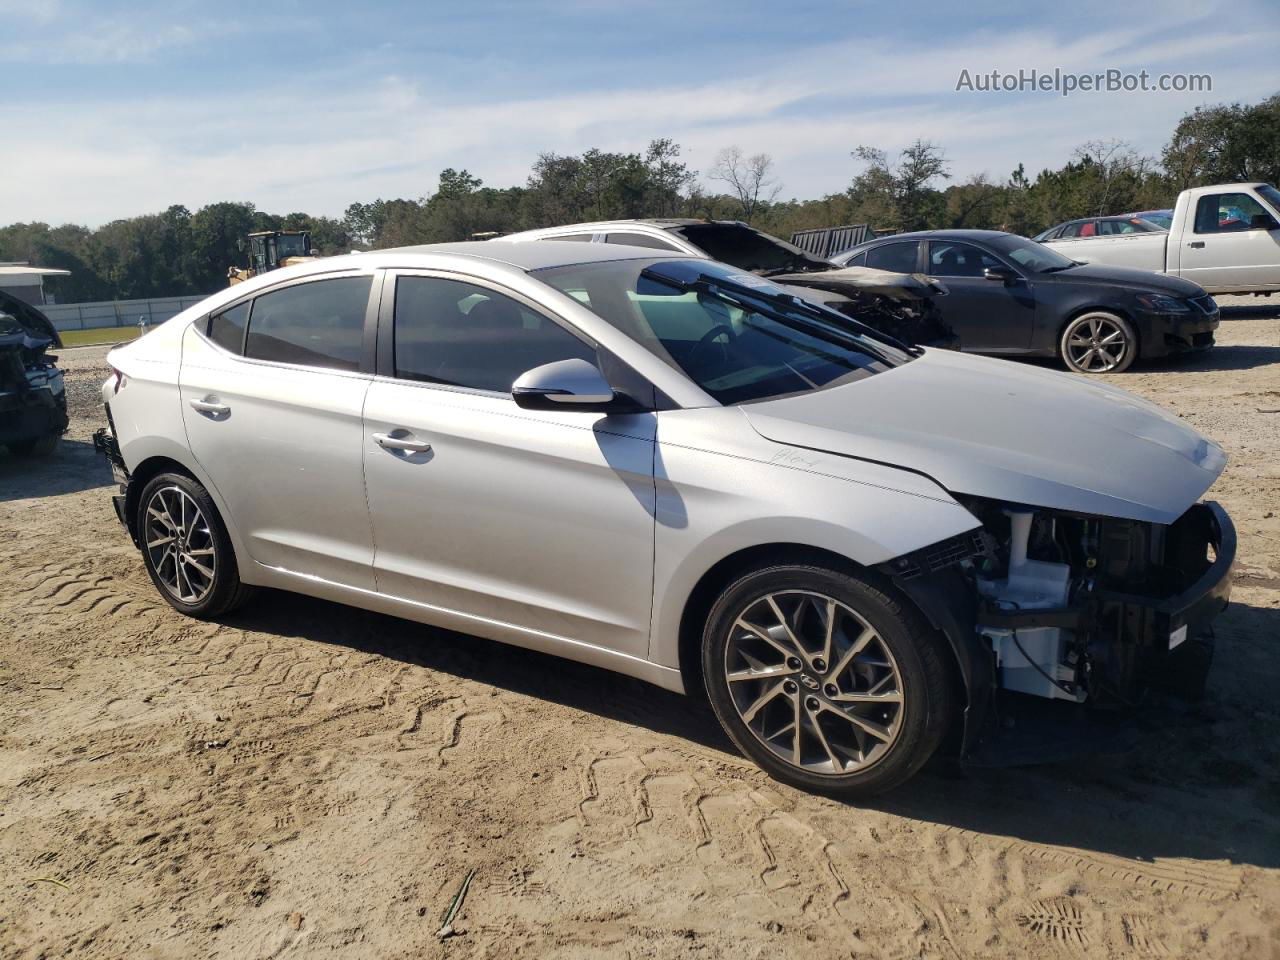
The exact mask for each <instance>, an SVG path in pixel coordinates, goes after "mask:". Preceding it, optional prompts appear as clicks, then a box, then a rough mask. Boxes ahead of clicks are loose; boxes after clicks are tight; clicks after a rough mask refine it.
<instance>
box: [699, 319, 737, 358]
mask: <svg viewBox="0 0 1280 960" xmlns="http://www.w3.org/2000/svg"><path fill="white" fill-rule="evenodd" d="M723 334H728V336H729V339H730V340H732V339H733V338H734V336H736V334H735V333H734V332H733V327H731V326H729V325H728V324H727V323H717V324H716V325H715V326H714V327H712V328H711V329H710V330H708V331H707V332H706V333H704V334H703V335H702V336H701V337H700V338H699V339H698V342H697V343H695V344H694V345H693V349H692V350H690V351H689V362H690V363H692V362H693V361H694V359H695V358H696V357H697V356H698V352H699V351H700V350H702V349H703V348H704V347H706V346H707V344H709V343H711V342H712V341H713V340H715V338H716V337H719V336H721V335H723ZM727 347H728V345H727V344H722V345H721V347H720V349H721V350H722V351H724V354H725V356H726V357H727V356H728V349H727Z"/></svg>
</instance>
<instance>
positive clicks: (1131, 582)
mask: <svg viewBox="0 0 1280 960" xmlns="http://www.w3.org/2000/svg"><path fill="white" fill-rule="evenodd" d="M961 499H962V502H963V503H964V506H965V507H966V508H967V509H968V510H969V511H970V512H971V513H973V514H974V516H975V517H977V518H978V519H979V520H981V521H982V528H981V530H978V531H974V532H973V533H971V534H966V535H964V536H962V537H959V538H953V540H951V541H945V542H943V543H940V544H936V545H935V546H933V547H931V548H928V549H927V550H923V551H917V552H916V553H914V554H909V555H907V556H905V557H899V558H898V559H896V560H894V561H891V562H890V563H889V564H888V565H886V566H887V570H888V571H889V572H891V573H892V575H893V576H894V578H895V580H897V581H898V582H899V584H900V585H901V586H902V587H903V588H904V590H906V591H907V592H908V593H909V594H911V595H913V596H916V597H917V599H920V598H921V597H923V599H924V600H925V602H924V603H922V607H923V608H924V609H925V610H926V612H927V613H929V612H930V605H931V603H932V605H933V606H934V607H935V608H936V606H937V603H938V601H939V600H941V599H942V597H943V595H945V596H947V597H948V600H947V601H944V602H948V605H949V606H950V607H951V608H952V613H953V615H954V616H955V620H954V623H953V624H950V625H948V624H946V623H938V621H939V620H940V619H945V618H939V617H937V616H936V615H935V616H934V617H933V619H934V620H935V623H938V625H939V626H940V627H945V626H950V627H951V630H950V631H946V630H944V632H955V631H956V630H957V629H959V630H965V631H967V630H971V631H972V632H971V633H970V634H969V636H968V638H967V640H968V642H969V645H970V649H969V650H968V654H967V655H968V658H969V659H968V662H967V669H965V670H963V671H962V672H964V673H965V674H966V679H967V686H968V687H969V693H970V703H971V706H974V705H978V706H979V707H980V709H979V710H978V711H977V712H978V713H989V712H990V709H989V708H990V707H991V705H992V703H993V702H994V698H995V696H996V695H997V693H1001V695H1003V693H1010V694H1021V695H1028V696H1032V697H1037V698H1043V699H1048V700H1063V701H1069V702H1071V703H1075V704H1084V705H1087V706H1088V707H1089V708H1098V709H1102V710H1107V711H1115V710H1118V709H1123V708H1128V707H1133V706H1136V705H1138V704H1139V703H1140V702H1141V701H1142V699H1143V697H1144V696H1145V695H1146V694H1147V693H1148V692H1149V691H1151V690H1159V691H1162V692H1164V693H1169V694H1173V695H1176V696H1180V697H1185V698H1190V699H1194V698H1196V697H1198V696H1200V695H1201V694H1202V693H1203V690H1204V684H1205V680H1206V677H1207V675H1208V670H1209V665H1210V663H1211V660H1212V655H1213V640H1212V627H1211V621H1212V620H1213V618H1214V617H1215V616H1217V614H1218V613H1220V612H1221V611H1222V610H1223V609H1224V608H1225V607H1226V605H1227V602H1228V600H1229V598H1230V591H1231V569H1232V566H1233V565H1234V562H1235V553H1236V537H1235V530H1234V528H1233V527H1232V525H1231V521H1230V519H1229V518H1228V517H1227V515H1226V513H1225V511H1223V510H1222V508H1221V507H1219V506H1218V505H1217V504H1216V503H1197V504H1195V505H1193V506H1192V507H1191V508H1190V509H1188V510H1187V511H1186V512H1185V513H1184V514H1182V516H1180V517H1179V518H1178V519H1177V520H1176V521H1175V522H1174V523H1172V524H1159V523H1149V522H1142V521H1137V520H1125V519H1115V518H1108V517H1095V516H1085V515H1080V514H1072V513H1067V512H1062V511H1055V510H1045V509H1038V508H1035V507H1027V506H1022V505H1011V504H1002V503H998V502H994V501H989V500H981V499H977V498H961ZM931 580H932V581H933V586H934V588H935V589H934V590H933V591H932V592H931V593H930V591H928V590H927V589H925V588H924V585H925V584H927V583H928V582H929V581H931ZM961 591H963V593H964V594H965V596H963V597H960V596H958V593H959V592H961ZM957 625H958V626H957ZM952 642H953V644H955V643H956V640H955V638H954V637H953V638H952ZM962 642H963V641H962ZM957 653H960V651H959V650H958V651H957ZM962 666H966V665H965V664H962ZM982 719H983V718H982V717H979V716H976V715H971V716H970V717H969V718H968V721H969V723H970V724H973V723H975V722H976V721H980V720H982ZM987 719H989V718H987ZM978 737H979V733H978V731H977V730H976V729H970V730H967V731H966V741H967V743H968V744H970V745H971V744H972V743H973V742H975V741H976V740H977V739H978Z"/></svg>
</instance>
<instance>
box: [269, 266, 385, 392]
mask: <svg viewBox="0 0 1280 960" xmlns="http://www.w3.org/2000/svg"><path fill="white" fill-rule="evenodd" d="M372 282H373V280H372V278H371V277H367V276H366V277H338V278H336V279H333V280H315V281H312V282H311V283H300V284H297V285H296V286H292V287H285V288H284V289H283V290H275V291H273V292H271V293H264V294H263V295H262V296H260V297H258V298H257V299H256V300H254V301H253V312H252V313H251V315H250V317H249V336H248V338H247V339H246V341H245V349H244V355H245V356H246V357H251V358H253V359H255V360H274V361H276V362H277V363H296V364H301V365H303V366H307V367H328V368H330V369H333V370H358V369H359V367H360V354H361V351H362V344H363V342H364V317H365V310H366V308H367V307H368V304H369V287H370V285H371V284H372Z"/></svg>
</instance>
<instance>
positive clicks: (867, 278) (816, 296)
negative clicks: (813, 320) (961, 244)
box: [770, 267, 960, 349]
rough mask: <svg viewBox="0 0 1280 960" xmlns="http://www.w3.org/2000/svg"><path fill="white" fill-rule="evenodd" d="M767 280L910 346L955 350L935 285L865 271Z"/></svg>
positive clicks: (848, 269) (899, 275)
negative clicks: (940, 307) (937, 301)
mask: <svg viewBox="0 0 1280 960" xmlns="http://www.w3.org/2000/svg"><path fill="white" fill-rule="evenodd" d="M770 279H771V280H773V281H774V282H775V283H778V284H782V285H783V286H785V287H790V288H798V289H792V291H791V292H794V293H795V294H796V295H798V296H802V297H804V298H805V299H807V300H812V301H814V302H816V303H821V304H822V305H824V306H826V307H830V308H831V309H832V310H835V311H837V312H839V313H843V314H844V315H845V316H847V317H850V318H851V319H854V320H857V321H859V322H861V323H865V324H866V325H867V326H869V327H871V328H872V329H874V330H879V331H880V332H882V333H886V334H888V335H889V336H891V337H893V338H894V339H895V340H898V341H900V342H901V343H905V344H908V345H913V346H924V347H941V348H946V349H956V348H958V347H959V345H960V340H959V337H957V335H956V333H955V331H954V330H952V329H951V328H950V327H949V326H947V324H946V323H945V322H944V321H943V319H942V313H941V311H939V310H938V306H937V303H936V300H937V298H938V297H941V296H946V294H947V292H948V291H947V288H946V287H945V286H944V285H943V283H942V282H941V281H940V280H934V279H932V278H929V277H924V276H921V275H918V274H905V273H892V272H890V271H887V270H874V269H871V268H869V267H845V268H843V269H839V270H826V271H820V272H812V273H792V274H775V275H771V276H770Z"/></svg>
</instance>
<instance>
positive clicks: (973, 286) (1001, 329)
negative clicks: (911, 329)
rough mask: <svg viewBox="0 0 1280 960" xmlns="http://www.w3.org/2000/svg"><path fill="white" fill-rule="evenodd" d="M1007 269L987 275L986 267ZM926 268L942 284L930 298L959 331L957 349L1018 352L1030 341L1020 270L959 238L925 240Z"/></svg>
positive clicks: (1029, 294) (1031, 298)
mask: <svg viewBox="0 0 1280 960" xmlns="http://www.w3.org/2000/svg"><path fill="white" fill-rule="evenodd" d="M989 267H990V268H994V269H998V270H1004V271H1008V273H1009V274H1010V279H1008V280H988V279H987V278H986V275H985V271H986V270H987V268H989ZM926 272H927V273H928V274H929V276H931V277H938V278H939V279H941V280H942V282H943V283H944V284H946V287H947V290H948V293H947V295H946V296H945V297H939V298H938V299H937V300H936V301H935V302H936V303H937V306H938V309H939V310H940V311H941V313H942V319H943V320H944V321H946V323H947V325H948V326H950V327H951V329H953V330H955V332H956V333H957V334H958V335H959V337H960V349H961V350H967V351H977V352H985V353H1002V352H1018V351H1021V350H1026V349H1027V348H1029V347H1030V346H1031V337H1032V334H1033V333H1034V332H1035V320H1036V301H1035V294H1034V292H1033V290H1032V288H1031V283H1030V282H1029V281H1028V280H1027V279H1026V277H1024V276H1023V275H1022V273H1021V271H1018V270H1016V269H1014V268H1013V267H1012V266H1010V265H1009V264H1007V263H1005V262H1004V261H1003V260H1001V259H999V258H998V257H996V256H994V255H993V254H990V253H987V252H986V251H985V250H982V249H981V248H979V247H977V246H974V245H973V244H971V243H965V242H963V241H959V240H930V241H929V245H928V262H927V265H926Z"/></svg>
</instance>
